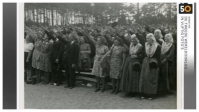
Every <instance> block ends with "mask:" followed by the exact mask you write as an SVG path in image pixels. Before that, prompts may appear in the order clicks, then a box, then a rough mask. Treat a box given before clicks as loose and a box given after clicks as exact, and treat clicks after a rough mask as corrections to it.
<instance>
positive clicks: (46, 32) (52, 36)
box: [44, 30, 56, 41]
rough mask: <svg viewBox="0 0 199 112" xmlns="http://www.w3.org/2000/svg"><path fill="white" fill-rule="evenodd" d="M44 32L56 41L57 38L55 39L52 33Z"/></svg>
mask: <svg viewBox="0 0 199 112" xmlns="http://www.w3.org/2000/svg"><path fill="white" fill-rule="evenodd" d="M44 32H45V33H46V34H47V36H48V37H49V38H50V39H52V40H53V41H55V40H56V38H55V37H54V36H53V35H52V34H50V32H48V31H47V30H46V31H44Z"/></svg>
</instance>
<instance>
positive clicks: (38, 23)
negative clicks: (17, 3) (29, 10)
mask: <svg viewBox="0 0 199 112" xmlns="http://www.w3.org/2000/svg"><path fill="white" fill-rule="evenodd" d="M36 11H37V16H36V17H37V24H39V17H38V8H37V10H36Z"/></svg>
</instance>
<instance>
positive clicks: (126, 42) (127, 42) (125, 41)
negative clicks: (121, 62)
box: [120, 36, 130, 47]
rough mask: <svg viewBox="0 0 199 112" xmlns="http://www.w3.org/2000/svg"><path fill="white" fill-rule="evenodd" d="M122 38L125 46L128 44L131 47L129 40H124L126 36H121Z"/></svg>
mask: <svg viewBox="0 0 199 112" xmlns="http://www.w3.org/2000/svg"><path fill="white" fill-rule="evenodd" d="M120 37H121V39H122V41H123V42H124V44H126V45H127V46H128V47H129V46H130V42H129V41H128V40H126V39H125V38H124V36H120Z"/></svg>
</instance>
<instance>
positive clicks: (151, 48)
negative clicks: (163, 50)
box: [145, 42, 158, 57]
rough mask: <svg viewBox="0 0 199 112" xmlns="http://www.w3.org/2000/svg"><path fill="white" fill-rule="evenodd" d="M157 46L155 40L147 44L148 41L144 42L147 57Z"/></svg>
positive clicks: (151, 54) (152, 53)
mask: <svg viewBox="0 0 199 112" xmlns="http://www.w3.org/2000/svg"><path fill="white" fill-rule="evenodd" d="M157 47H158V43H157V42H153V44H151V45H150V44H149V43H148V42H146V43H145V49H146V54H147V56H148V57H152V56H153V55H154V54H155V51H156V49H157Z"/></svg>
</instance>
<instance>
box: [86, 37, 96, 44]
mask: <svg viewBox="0 0 199 112" xmlns="http://www.w3.org/2000/svg"><path fill="white" fill-rule="evenodd" d="M85 37H86V38H87V39H88V40H90V41H91V42H92V43H93V44H94V45H95V46H96V41H95V40H94V37H92V36H91V35H90V34H88V35H85Z"/></svg>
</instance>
